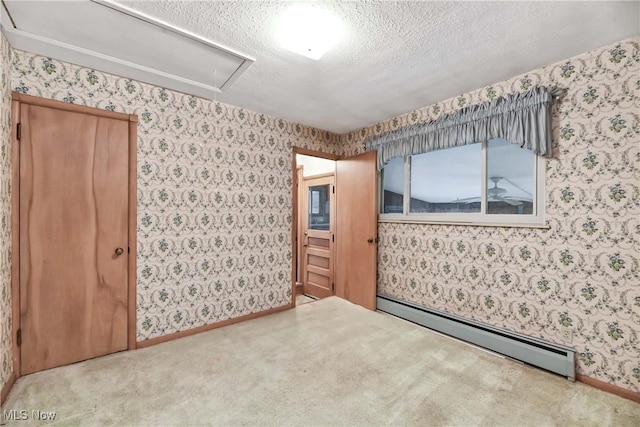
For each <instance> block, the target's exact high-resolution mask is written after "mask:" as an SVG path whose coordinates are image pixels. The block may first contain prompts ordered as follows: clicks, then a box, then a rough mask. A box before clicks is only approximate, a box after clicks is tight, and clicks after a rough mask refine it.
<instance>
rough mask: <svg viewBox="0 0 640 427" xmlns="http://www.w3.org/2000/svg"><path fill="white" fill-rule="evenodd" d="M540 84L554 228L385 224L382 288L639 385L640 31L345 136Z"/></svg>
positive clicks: (359, 145)
mask: <svg viewBox="0 0 640 427" xmlns="http://www.w3.org/2000/svg"><path fill="white" fill-rule="evenodd" d="M532 85H548V86H558V87H561V88H566V89H567V94H566V95H565V96H564V97H563V98H562V99H561V100H560V101H559V102H557V103H556V104H555V106H554V109H553V133H554V136H553V139H554V156H553V158H552V159H550V160H547V161H546V221H547V224H548V226H549V229H548V230H545V229H530V228H504V227H503V228H501V227H469V226H447V225H426V224H402V223H383V222H381V223H379V237H380V245H379V252H378V270H379V279H378V292H379V293H382V294H386V295H390V296H394V297H397V298H401V299H404V300H407V301H412V302H415V303H419V304H422V305H425V306H428V307H433V308H436V309H440V310H445V311H448V312H451V313H455V314H459V315H463V316H467V317H470V318H473V319H476V320H478V321H482V322H486V323H489V324H492V325H496V326H499V327H503V328H506V329H509V330H512V331H516V332H519V333H523V334H527V335H531V336H536V337H540V338H543V339H546V340H549V341H552V342H557V343H562V340H561V330H562V327H569V328H571V329H572V331H573V340H572V342H571V343H570V344H569V345H570V346H572V347H575V348H576V350H577V370H578V372H580V373H582V374H585V375H588V376H590V377H592V378H596V379H599V380H601V381H605V382H608V383H611V384H615V385H617V386H620V387H623V388H626V389H630V390H633V391H636V392H638V391H640V344H639V343H638V339H639V334H640V38H633V39H629V40H625V41H621V42H620V43H616V44H614V45H611V46H608V47H605V48H602V49H599V50H596V51H593V52H589V53H586V54H584V55H580V56H577V57H575V58H572V59H569V60H566V61H562V62H559V63H557V64H554V65H551V66H548V67H544V68H541V69H538V70H535V71H532V72H530V73H527V74H525V75H521V76H518V77H515V78H512V79H510V80H507V81H504V82H501V83H497V84H495V85H492V86H489V87H486V88H483V89H480V90H477V91H474V92H471V93H467V94H464V95H461V96H458V97H456V98H453V99H449V100H447V101H444V102H440V103H438V104H435V105H432V106H430V107H426V108H423V109H420V110H416V111H412V112H410V113H408V114H406V115H402V116H399V117H396V118H392V119H390V120H386V121H384V122H381V123H378V124H375V125H373V126H371V127H368V128H366V129H361V130H359V131H356V132H352V133H349V134H346V135H343V136H342V139H343V142H344V144H346V145H347V147H346V148H345V152H346V153H349V154H355V153H358V152H362V151H363V150H364V144H363V143H364V140H365V139H366V137H367V136H369V135H377V134H380V133H382V132H386V131H389V130H392V129H397V128H399V127H402V126H406V125H408V124H413V123H419V122H423V121H426V120H429V119H435V118H437V117H438V116H440V115H441V114H446V113H449V112H452V111H455V110H457V109H459V108H461V107H464V106H466V105H470V104H475V103H479V102H484V101H487V100H490V99H493V98H495V97H497V96H501V95H502V94H508V93H512V92H517V91H524V90H527V89H528V88H530V87H531V86H532Z"/></svg>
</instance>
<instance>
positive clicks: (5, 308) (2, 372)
mask: <svg viewBox="0 0 640 427" xmlns="http://www.w3.org/2000/svg"><path fill="white" fill-rule="evenodd" d="M12 372H13V355H12V351H11V48H10V46H9V42H8V41H7V39H5V37H4V34H2V32H1V31H0V387H4V385H5V384H6V383H7V380H8V379H9V377H10V376H11V373H12Z"/></svg>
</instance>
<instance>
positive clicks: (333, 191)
mask: <svg viewBox="0 0 640 427" xmlns="http://www.w3.org/2000/svg"><path fill="white" fill-rule="evenodd" d="M331 192H332V193H333V194H336V186H335V185H332V186H331Z"/></svg>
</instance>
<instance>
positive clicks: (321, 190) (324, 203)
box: [309, 184, 331, 230]
mask: <svg viewBox="0 0 640 427" xmlns="http://www.w3.org/2000/svg"><path fill="white" fill-rule="evenodd" d="M330 211H331V210H330V206H329V184H327V185H315V186H313V187H309V228H310V229H312V230H329V225H330V224H329V220H330V216H329V212H330Z"/></svg>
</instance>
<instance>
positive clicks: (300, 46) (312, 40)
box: [277, 4, 343, 60]
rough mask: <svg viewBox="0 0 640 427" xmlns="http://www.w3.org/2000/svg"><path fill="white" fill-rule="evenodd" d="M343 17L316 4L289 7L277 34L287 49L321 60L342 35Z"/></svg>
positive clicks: (281, 18) (279, 22) (282, 17)
mask: <svg viewBox="0 0 640 427" xmlns="http://www.w3.org/2000/svg"><path fill="white" fill-rule="evenodd" d="M342 34H343V27H342V22H341V21H340V19H339V18H338V17H337V16H336V15H335V14H333V13H332V12H330V11H328V10H326V9H322V8H319V7H317V6H314V5H309V4H304V5H296V6H293V7H291V8H289V9H287V10H286V11H285V12H284V13H283V14H282V16H281V17H280V19H279V21H278V27H277V35H278V38H279V41H280V43H281V44H282V46H283V47H284V48H285V49H288V50H290V51H292V52H295V53H298V54H300V55H304V56H306V57H307V58H311V59H315V60H318V59H320V58H321V57H322V55H324V54H325V53H326V52H327V51H328V50H329V49H331V47H333V46H334V45H335V44H336V43H337V42H338V40H340V38H341V37H342Z"/></svg>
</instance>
